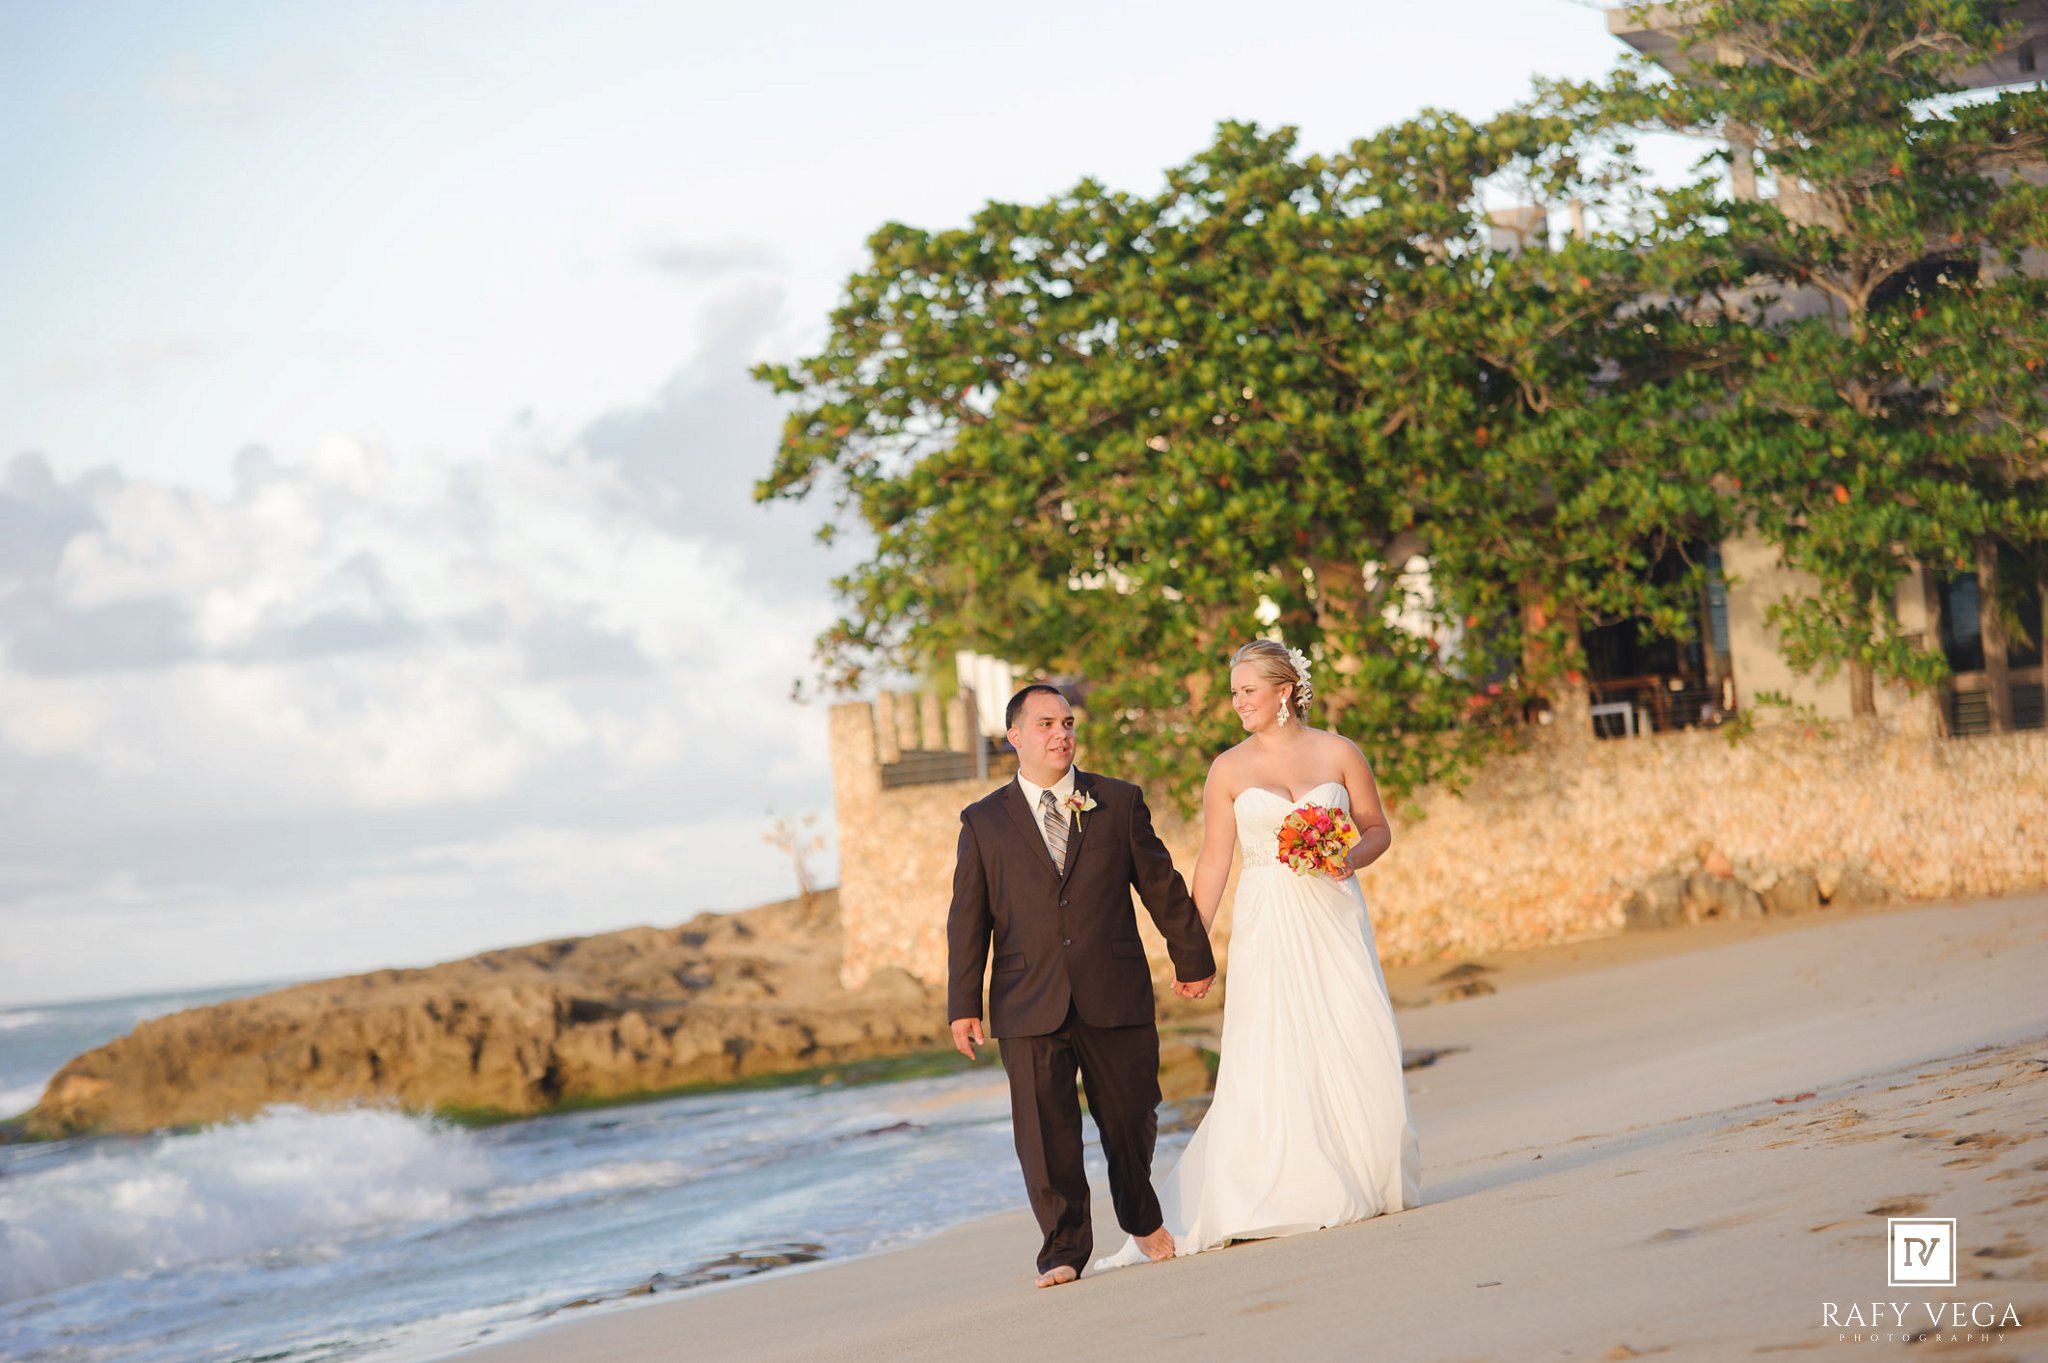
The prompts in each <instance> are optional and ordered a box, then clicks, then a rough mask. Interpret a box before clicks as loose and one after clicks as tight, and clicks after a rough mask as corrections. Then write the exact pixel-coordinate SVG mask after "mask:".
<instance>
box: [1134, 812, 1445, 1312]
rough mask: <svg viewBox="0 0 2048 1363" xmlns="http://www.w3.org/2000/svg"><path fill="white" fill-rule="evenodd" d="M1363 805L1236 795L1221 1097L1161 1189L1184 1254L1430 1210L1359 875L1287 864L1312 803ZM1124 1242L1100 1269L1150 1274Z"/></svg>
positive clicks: (1218, 1075) (1138, 1252)
mask: <svg viewBox="0 0 2048 1363" xmlns="http://www.w3.org/2000/svg"><path fill="white" fill-rule="evenodd" d="M1309 802H1315V803H1318V804H1324V805H1330V804H1336V805H1341V806H1343V807H1345V808H1346V809H1348V808H1349V804H1350V801H1349V794H1348V792H1347V791H1346V790H1345V787H1344V786H1343V785H1342V783H1340V782H1336V781H1329V782H1325V783H1323V784H1322V785H1319V786H1316V787H1315V788H1313V789H1312V790H1310V791H1308V792H1307V793H1306V794H1304V795H1303V797H1302V799H1301V800H1299V801H1295V800H1290V799H1288V798H1287V797H1285V796H1284V795H1278V794H1275V793H1274V792H1273V791H1270V790H1264V789H1260V788H1258V787H1254V788H1252V789H1250V790H1247V791H1245V792H1243V793H1242V794H1240V795H1239V796H1238V797H1237V807H1236V813H1237V837H1238V855H1239V856H1240V857H1241V858H1242V859H1243V863H1244V869H1243V871H1242V872H1241V873H1240V874H1239V877H1238V886H1237V900H1236V906H1235V908H1234V910H1233V913H1234V923H1233V927H1232V930H1231V937H1230V963H1229V979H1228V986H1229V987H1228V991H1227V993H1226V994H1225V999H1224V1008H1223V1041H1222V1061H1221V1064H1220V1066H1219V1068H1218V1069H1217V1073H1216V1092H1215V1095H1214V1097H1213V1099H1212V1100H1211V1102H1210V1105H1209V1111H1208V1112H1207V1114H1205V1115H1204V1116H1203V1118H1202V1121H1201V1125H1199V1126H1198V1127H1197V1128H1196V1129H1195V1134H1194V1135H1193V1136H1192V1137H1191V1138H1190V1139H1189V1141H1188V1144H1187V1147H1186V1148H1185V1149H1184V1150H1183V1151H1182V1152H1181V1156H1180V1159H1179V1160H1178V1161H1176V1162H1175V1164H1174V1165H1173V1167H1172V1168H1170V1169H1168V1170H1167V1171H1166V1173H1165V1175H1164V1176H1163V1177H1162V1178H1160V1179H1159V1180H1158V1183H1157V1187H1158V1191H1159V1204H1160V1207H1161V1209H1162V1210H1163V1211H1164V1213H1165V1217H1166V1228H1167V1229H1168V1230H1170V1231H1171V1232H1172V1233H1173V1238H1174V1243H1175V1247H1176V1252H1177V1253H1179V1254H1183V1255H1186V1254H1199V1253H1201V1252H1202V1251H1203V1250H1205V1249H1213V1248H1215V1247H1216V1246H1218V1245H1224V1244H1228V1243H1229V1242H1230V1241H1232V1240H1256V1239H1264V1238H1267V1237H1270V1236H1277V1235H1292V1234H1294V1233H1296V1232H1298V1231H1309V1230H1317V1229H1320V1228H1322V1227H1325V1226H1337V1225H1342V1224H1344V1223H1346V1222H1350V1221H1360V1220H1363V1219H1365V1218H1367V1217H1372V1216H1378V1215H1380V1214H1381V1213H1383V1212H1393V1211H1401V1210H1404V1209H1406V1208H1409V1207H1415V1206H1419V1205H1421V1202H1422V1159H1421V1149H1420V1146H1419V1144H1418V1142H1417V1141H1416V1138H1415V1124H1414V1122H1413V1121H1412V1120H1411V1119H1410V1117H1409V1114H1408V1088H1407V1084H1406V1081H1405V1080H1404V1079H1403V1077H1402V1073H1401V1038H1400V1034H1399V1033H1398V1032H1397V1031H1396V1030H1395V1027H1394V1008H1393V1003H1392V1001H1391V1000H1390V999H1389V998H1388V996H1387V978H1386V974H1385V972H1384V971H1383V970H1382V969H1381V968H1380V958H1379V951H1378V948H1377V947H1376V946H1375V944H1374V942H1373V931H1372V920H1371V919H1370V918H1369V917H1367V915H1366V911H1365V895H1364V892H1363V891H1362V890H1361V889H1360V888H1359V884H1358V877H1356V876H1353V877H1351V878H1350V879H1349V880H1342V881H1338V880H1331V879H1330V878H1329V877H1327V876H1303V875H1297V874H1296V873H1295V872H1293V871H1291V870H1289V869H1288V868H1287V867H1286V866H1285V865H1283V864H1282V863H1281V862H1280V861H1279V860H1278V859H1277V858H1276V857H1275V855H1274V849H1275V839H1276V837H1277V835H1278V833H1279V828H1280V824H1281V821H1282V820H1284V819H1285V818H1286V817H1287V815H1288V814H1289V813H1290V812H1292V811H1293V810H1294V809H1295V808H1297V807H1298V806H1299V805H1300V804H1304V803H1309ZM1144 1260H1145V1254H1144V1251H1143V1250H1141V1249H1139V1248H1138V1245H1137V1242H1136V1241H1135V1240H1134V1239H1131V1238H1129V1237H1126V1238H1125V1240H1124V1244H1123V1247H1122V1248H1121V1249H1120V1250H1119V1251H1117V1252H1116V1253H1115V1254H1112V1255H1109V1256H1107V1257H1105V1258H1101V1259H1098V1260H1096V1261H1095V1265H1094V1266H1095V1268H1096V1269H1097V1270H1098V1271H1100V1270H1103V1269H1110V1268H1120V1267H1122V1266H1124V1265H1126V1264H1134V1263H1142V1262H1144Z"/></svg>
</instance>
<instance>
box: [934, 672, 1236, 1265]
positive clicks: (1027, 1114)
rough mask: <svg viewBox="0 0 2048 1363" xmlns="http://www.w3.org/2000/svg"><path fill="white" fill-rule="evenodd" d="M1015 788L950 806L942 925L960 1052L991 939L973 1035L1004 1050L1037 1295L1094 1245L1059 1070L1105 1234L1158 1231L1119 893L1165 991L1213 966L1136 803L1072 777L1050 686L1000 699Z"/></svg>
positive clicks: (1145, 1019) (969, 1038) (1143, 989)
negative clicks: (1145, 916) (1108, 1225)
mask: <svg viewBox="0 0 2048 1363" xmlns="http://www.w3.org/2000/svg"><path fill="white" fill-rule="evenodd" d="M1005 722H1006V723H1007V724H1008V726H1009V739H1010V745H1011V746H1012V747H1014V748H1015V749H1016V750H1017V779H1016V780H1015V781H1012V782H1010V783H1008V784H1007V785H1005V786H1003V787H1002V788H1001V789H999V790H997V791H995V792H994V793H993V794H990V795H988V796H986V797H985V798H983V799H981V800H977V801H976V802H975V803H973V804H971V805H969V806H968V807H967V808H966V809H964V810H962V811H960V850H959V862H958V864H957V865H956V867H955V868H954V871H953V907H952V911H951V912H950V913H949V914H948V916H947V919H946V940H947V956H948V966H949V986H948V989H947V1009H948V1014H949V1016H950V1017H951V1019H952V1024H953V1044H954V1046H956V1047H957V1048H959V1050H960V1052H961V1054H963V1055H965V1056H966V1057H967V1058H968V1059H970V1060H972V1059H973V1058H974V1048H975V1047H976V1046H978V1045H981V1044H983V1043H984V1041H985V1040H986V1038H985V1037H984V1035H983V1033H982V1028H981V977H982V969H983V968H984V966H986V965H987V963H988V956H989V943H990V940H991V939H993V940H994V943H995V971H994V974H993V975H992V976H991V977H990V979H989V987H988V1004H989V1010H988V1018H989V1030H988V1035H989V1036H993V1037H995V1038H997V1039H999V1040H1001V1042H1002V1043H1003V1045H1002V1056H1003V1071H1004V1073H1005V1074H1006V1075H1007V1076H1008V1078H1009V1081H1010V1116H1011V1121H1012V1123H1013V1125H1014V1127H1015V1130H1016V1137H1017V1160H1018V1163H1020V1164H1021V1165H1023V1167H1024V1186H1025V1189H1026V1191H1027V1192H1028V1193H1029V1194H1030V1196H1031V1210H1032V1212H1033V1213H1034V1214H1035V1215H1036V1216H1037V1217H1038V1226H1039V1229H1040V1230H1042V1231H1043V1232H1044V1233H1045V1242H1044V1244H1043V1245H1042V1246H1041V1247H1040V1249H1039V1251H1038V1273H1039V1277H1038V1285H1039V1286H1040V1287H1055V1286H1058V1285H1059V1284H1061V1283H1070V1282H1072V1281H1074V1279H1076V1278H1078V1277H1079V1276H1080V1275H1081V1270H1082V1269H1083V1268H1084V1267H1086V1265H1087V1263H1088V1256H1089V1253H1090V1251H1092V1250H1093V1248H1094V1245H1095V1232H1094V1227H1093V1225H1092V1224H1091V1223H1090V1221H1089V1216H1088V1176H1087V1173H1086V1172H1085V1171H1084V1169H1083V1168H1082V1163H1081V1105H1080V1102H1079V1100H1078V1099H1077V1098H1076V1097H1075V1095H1074V1075H1075V1073H1076V1072H1077V1071H1078V1072H1079V1074H1080V1076H1081V1084H1082V1087H1084V1088H1085V1089H1086V1090H1087V1092H1088V1110H1089V1112H1090V1113H1091V1114H1093V1116H1094V1118H1095V1129H1096V1131H1097V1132H1098V1133H1100V1135H1101V1137H1102V1152H1103V1154H1104V1155H1105V1156H1106V1157H1107V1159H1108V1162H1109V1191H1110V1197H1111V1200H1112V1201H1113V1202H1114V1203H1115V1204H1116V1219H1117V1224H1118V1225H1120V1226H1122V1227H1123V1228H1124V1229H1125V1230H1126V1231H1128V1232H1129V1233H1130V1234H1132V1235H1134V1236H1136V1237H1137V1238H1138V1242H1139V1244H1140V1245H1141V1246H1142V1247H1143V1248H1144V1250H1145V1253H1146V1254H1147V1255H1149V1256H1150V1257H1151V1258H1154V1259H1166V1258H1171V1257H1172V1255H1173V1237H1172V1236H1171V1235H1170V1234H1168V1233H1167V1230H1166V1227H1165V1226H1164V1225H1163V1224H1162V1220H1161V1216H1160V1212H1159V1198H1158V1195H1157V1194H1155V1193H1154V1192H1153V1191H1152V1146H1153V1142H1154V1140H1155V1138H1156V1137H1157V1136H1158V1133H1159V1115H1158V1111H1157V1109H1158V1107H1159V1031H1158V1028H1157V1027H1156V1026H1154V1025H1153V1004H1152V975H1151V970H1150V968H1149V967H1148V966H1147V965H1146V963H1145V947H1144V944H1143V943H1142V942H1140V941H1139V940H1138V921H1137V915H1136V914H1135V913H1133V912H1132V909H1131V890H1132V889H1133V888H1135V889H1136V890H1137V892H1138V894H1139V896H1140V897H1142V898H1143V899H1144V901H1145V909H1146V911H1147V912H1148V913H1150V914H1151V915H1152V921H1153V922H1154V923H1156V924H1158V925H1159V931H1160V933H1161V934H1162V935H1164V936H1165V938H1166V947H1167V953H1168V954H1169V955H1170V956H1171V957H1172V958H1173V968H1174V976H1175V978H1176V979H1177V980H1179V981H1185V982H1186V983H1184V984H1178V985H1176V988H1177V989H1178V990H1179V991H1180V992H1182V993H1184V994H1186V995H1187V996H1188V997H1190V998H1200V997H1201V996H1202V995H1203V994H1205V993H1207V992H1208V989H1209V985H1210V984H1211V982H1212V981H1213V980H1214V979H1215V976H1216V958H1215V957H1214V956H1213V955H1212V954H1211V953H1210V951H1209V938H1208V935H1207V933H1205V932H1204V931H1203V929H1202V920H1201V917H1200V916H1199V915H1198V914H1197V913H1196V912H1195V904H1194V901H1193V900H1192V899H1191V898H1189V896H1188V891H1187V886H1186V885H1185V884H1184V883H1183V882H1182V880H1181V878H1180V873H1179V872H1178V871H1176V870H1174V869H1173V858H1172V856H1171V855H1170V854H1168V852H1167V850H1166V846H1165V844H1164V843H1162V842H1160V840H1159V835H1158V834H1157V833H1155V832H1153V831H1152V816H1151V814H1150V813H1149V812H1148V811H1147V810H1146V808H1145V797H1144V794H1143V793H1142V792H1140V791H1139V789H1138V788H1137V787H1136V786H1134V785H1131V784H1130V783H1129V782H1127V781H1116V780H1112V779H1110V778H1109V777H1107V776H1096V775H1094V774H1092V773H1090V772H1084V771H1081V770H1080V769H1079V768H1077V767H1075V766H1074V712H1073V710H1072V709H1071V708H1070V707H1069V706H1068V705H1067V701H1066V697H1064V696H1063V695H1061V694H1060V692H1059V691H1058V690H1057V689H1056V688H1054V687H1051V686H1046V685H1044V684H1042V683H1034V684H1033V685H1030V686H1027V687H1025V688H1024V689H1023V690H1021V691H1019V692H1018V693H1017V694H1016V695H1014V696H1012V697H1010V705H1009V710H1008V712H1007V715H1006V716H1005Z"/></svg>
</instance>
